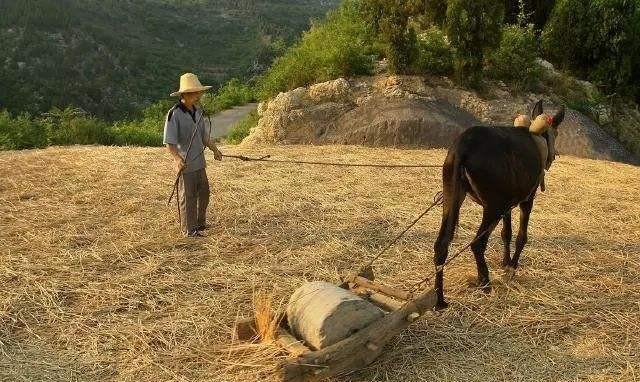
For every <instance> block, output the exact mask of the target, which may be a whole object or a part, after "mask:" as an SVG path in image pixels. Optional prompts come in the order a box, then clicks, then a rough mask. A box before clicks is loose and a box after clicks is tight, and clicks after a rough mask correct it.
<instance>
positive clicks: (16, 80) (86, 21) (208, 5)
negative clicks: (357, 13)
mask: <svg viewBox="0 0 640 382" xmlns="http://www.w3.org/2000/svg"><path fill="white" fill-rule="evenodd" d="M336 3H337V1H336V0H275V1H255V0H199V1H196V0H193V1H188V0H137V1H119V0H106V1H104V0H101V1H98V0H21V1H4V0H3V1H0V46H2V50H0V83H1V84H2V86H0V109H3V108H4V109H8V110H9V111H11V112H14V113H15V112H20V111H29V112H32V113H37V112H44V111H48V110H49V109H50V108H51V107H53V106H58V107H64V106H67V105H73V106H77V107H81V108H83V109H85V110H86V111H88V112H90V113H91V114H94V115H96V116H98V117H100V118H106V119H119V118H123V117H131V116H132V113H133V112H138V111H139V110H140V109H142V106H143V105H144V104H145V103H148V102H150V101H155V100H157V99H159V98H163V97H167V95H168V93H169V92H170V91H171V90H173V89H174V88H175V87H176V86H177V77H178V75H179V74H181V73H182V72H184V71H193V72H196V73H198V74H199V75H200V77H201V80H202V81H203V82H206V83H211V84H220V83H222V82H224V81H225V80H227V79H229V78H230V77H231V76H237V77H250V76H252V75H254V74H256V73H259V72H260V71H261V70H263V69H264V67H266V66H267V65H268V64H269V63H270V62H271V60H272V59H273V57H274V56H275V55H277V54H279V53H281V52H282V51H283V49H284V47H285V46H286V45H287V44H288V43H290V42H291V41H292V40H293V39H295V38H296V37H297V36H298V35H299V34H300V32H301V31H303V30H305V29H306V28H307V27H308V25H309V20H310V18H314V17H321V16H322V15H324V14H325V13H326V11H327V10H328V9H330V8H331V7H333V6H334V5H335V4H336Z"/></svg>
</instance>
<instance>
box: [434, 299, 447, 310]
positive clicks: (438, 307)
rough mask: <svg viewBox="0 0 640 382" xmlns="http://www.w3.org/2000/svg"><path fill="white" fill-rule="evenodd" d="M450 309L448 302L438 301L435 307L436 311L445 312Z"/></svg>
mask: <svg viewBox="0 0 640 382" xmlns="http://www.w3.org/2000/svg"><path fill="white" fill-rule="evenodd" d="M448 307H449V304H448V303H447V302H446V301H444V300H441V301H438V302H437V303H436V306H435V308H434V309H435V310H445V309H447V308H448Z"/></svg>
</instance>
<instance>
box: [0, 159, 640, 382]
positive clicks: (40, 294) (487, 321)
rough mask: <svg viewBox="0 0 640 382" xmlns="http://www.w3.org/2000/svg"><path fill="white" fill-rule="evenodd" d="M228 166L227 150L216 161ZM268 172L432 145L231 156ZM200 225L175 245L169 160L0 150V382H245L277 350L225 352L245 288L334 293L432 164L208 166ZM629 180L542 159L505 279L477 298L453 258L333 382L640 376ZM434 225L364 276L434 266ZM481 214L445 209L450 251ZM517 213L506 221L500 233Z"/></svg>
mask: <svg viewBox="0 0 640 382" xmlns="http://www.w3.org/2000/svg"><path fill="white" fill-rule="evenodd" d="M224 150H225V151H226V152H227V153H240V150H239V149H238V148H235V147H225V148H224ZM242 153H246V154H255V155H258V154H272V155H273V156H274V157H278V158H296V159H305V160H310V159H311V160H313V159H316V160H332V161H354V162H359V163H362V162H383V163H388V162H395V163H399V162H401V163H438V164H439V163H441V162H442V160H443V158H444V155H445V153H444V151H442V150H435V151H421V150H388V149H369V148H359V147H268V148H264V149H258V148H255V149H252V150H249V151H246V150H243V152H242ZM207 156H208V159H209V163H210V167H209V169H208V171H209V179H210V182H211V189H212V192H213V194H212V198H211V207H210V209H209V212H210V222H211V223H212V224H213V228H212V229H211V230H210V231H209V232H208V235H209V236H208V237H207V238H204V239H197V240H193V239H185V238H183V237H182V236H181V235H180V233H179V231H178V228H177V216H176V208H175V205H174V206H172V207H166V206H165V201H166V198H167V196H168V194H169V192H170V189H171V185H172V182H173V170H172V168H171V163H170V161H169V160H168V159H167V155H166V154H165V152H164V151H163V150H162V149H155V148H145V149H141V148H108V147H72V148H49V149H46V150H35V151H23V152H3V153H0V285H1V287H0V380H3V381H4V380H9V381H12V380H29V381H44V380H47V381H70V380H74V381H165V380H176V381H252V380H261V381H262V380H264V381H269V380H272V379H273V370H274V365H275V364H276V363H277V362H278V361H279V360H281V359H282V358H283V357H284V354H283V353H282V352H281V351H280V350H279V349H278V348H277V347H275V346H274V345H256V344H243V343H238V342H233V337H232V334H231V328H232V326H233V323H234V321H235V320H237V319H238V317H241V316H245V315H248V314H250V313H251V312H252V311H253V306H252V305H253V301H252V300H253V296H254V295H255V294H256V293H257V292H256V291H264V293H267V294H273V298H274V301H280V300H282V299H286V298H288V296H290V294H291V293H292V292H293V290H294V289H295V288H296V287H297V286H299V284H300V283H301V282H303V281H304V280H326V281H336V280H338V278H339V276H340V275H341V274H343V273H346V272H349V271H352V270H354V269H356V267H357V265H358V264H359V263H361V262H363V261H365V260H366V259H367V258H368V256H370V255H371V254H373V253H375V251H376V250H377V249H379V248H381V247H382V246H384V244H385V243H386V242H387V240H389V239H390V238H391V237H392V236H393V235H394V234H395V233H397V232H399V231H400V230H402V229H403V228H404V226H405V225H406V224H407V223H409V222H410V221H411V220H412V219H413V218H414V217H415V216H417V215H418V214H419V213H420V212H421V211H422V210H423V209H424V208H425V206H426V205H427V204H428V203H430V202H431V200H432V198H433V195H434V193H435V192H436V191H438V190H439V189H440V177H439V170H437V169H386V170H385V169H366V168H356V169H347V168H326V167H316V166H301V167H292V166H285V165H272V164H259V163H243V162H237V161H232V160H228V161H227V160H226V161H224V162H222V163H218V162H215V163H214V161H213V158H212V157H211V155H210V153H207ZM639 178H640V168H638V167H632V166H628V165H622V164H616V163H609V162H598V161H591V160H582V159H575V158H569V157H560V158H559V159H558V160H557V161H556V163H555V164H554V167H553V168H552V171H551V173H550V174H549V175H548V176H547V184H548V188H547V192H546V193H545V194H542V195H540V196H539V198H538V201H537V203H536V206H535V207H534V212H533V217H532V224H531V229H530V244H529V245H528V247H527V248H526V249H525V252H524V254H523V260H522V268H521V269H520V270H519V271H518V275H517V276H516V278H515V279H513V280H510V281H507V280H506V279H504V280H503V278H502V277H501V275H502V271H501V270H500V266H499V265H500V259H501V251H502V246H501V243H500V240H499V232H498V231H499V230H498V231H497V232H496V233H495V234H494V236H493V239H492V240H491V244H490V247H489V249H488V255H487V256H488V261H489V266H490V269H491V272H492V273H491V275H492V280H493V285H494V289H493V292H492V293H491V294H490V295H486V294H484V293H483V292H481V291H478V290H476V289H474V288H472V287H470V286H469V284H468V279H469V278H473V277H475V275H476V271H475V265H474V262H473V260H472V257H471V256H470V255H469V254H468V253H467V254H464V255H462V256H461V257H460V258H458V259H457V260H456V261H454V262H453V263H452V264H451V266H449V267H448V268H447V269H446V272H445V277H446V284H445V286H446V288H447V290H446V294H447V296H448V297H449V302H450V308H449V309H448V310H447V311H445V312H443V313H434V314H428V315H427V316H426V317H425V319H424V320H421V321H419V322H417V323H416V324H414V325H413V326H412V327H411V328H410V329H409V330H406V331H404V332H403V333H402V334H401V335H400V336H398V337H397V338H396V339H395V340H394V341H393V342H392V343H390V344H389V346H388V347H387V349H386V351H385V352H384V355H383V356H382V357H381V358H380V359H379V360H378V361H377V362H376V363H374V364H372V365H371V366H369V367H368V368H366V369H365V370H362V371H359V372H357V373H354V374H352V375H350V376H348V377H343V378H341V379H337V380H338V381H347V380H351V381H397V382H400V381H427V380H440V381H489V380H508V381H542V380H544V381H547V380H550V381H574V380H590V381H605V380H611V381H613V380H615V381H634V380H637V379H639V378H640V195H638V191H639V190H638V186H639V184H640V183H639V182H638V179H639ZM439 214H440V212H439V211H438V212H435V213H432V214H430V215H428V216H427V217H426V218H425V219H424V220H422V221H421V222H420V223H419V224H418V225H417V226H416V227H415V228H414V229H412V230H411V231H409V233H408V234H407V235H406V236H405V237H404V238H403V239H402V240H400V242H399V243H398V245H396V246H395V247H394V248H393V249H392V250H391V251H390V252H389V253H388V254H386V255H385V256H383V258H382V259H381V260H380V261H379V262H378V263H376V272H377V275H378V276H379V278H380V279H381V280H383V281H384V282H386V283H389V284H393V285H397V286H409V285H411V284H412V283H414V282H416V281H418V280H420V279H422V278H423V277H424V276H425V275H427V274H428V273H430V272H432V271H433V265H432V256H433V255H432V253H433V251H432V247H433V242H434V240H435V236H436V232H437V229H438V224H439V220H440V216H439ZM479 220H480V209H479V208H478V207H477V206H474V205H473V204H471V203H470V202H466V203H465V206H464V207H463V213H462V220H461V225H460V229H459V231H458V236H457V238H456V240H455V242H454V244H453V245H454V247H455V248H459V247H460V246H461V245H464V244H466V243H467V242H468V241H469V240H471V238H472V235H473V233H474V232H475V230H476V228H477V225H478V223H479ZM516 224H517V219H516V221H515V222H514V225H515V226H516V227H517V225H516Z"/></svg>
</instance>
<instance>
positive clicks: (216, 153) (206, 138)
mask: <svg viewBox="0 0 640 382" xmlns="http://www.w3.org/2000/svg"><path fill="white" fill-rule="evenodd" d="M209 123H211V120H209ZM210 132H211V125H209V133H210ZM202 143H204V145H205V146H207V147H208V148H209V150H211V151H213V158H214V159H215V160H222V153H221V152H220V150H218V147H217V146H216V144H215V142H214V141H213V139H211V135H210V134H207V132H204V134H203V136H202Z"/></svg>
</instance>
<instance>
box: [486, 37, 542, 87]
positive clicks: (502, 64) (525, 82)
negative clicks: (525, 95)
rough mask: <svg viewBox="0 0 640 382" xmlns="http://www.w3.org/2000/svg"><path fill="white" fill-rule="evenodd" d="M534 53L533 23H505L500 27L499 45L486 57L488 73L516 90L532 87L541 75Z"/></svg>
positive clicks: (536, 50) (536, 46)
mask: <svg viewBox="0 0 640 382" xmlns="http://www.w3.org/2000/svg"><path fill="white" fill-rule="evenodd" d="M537 53H538V42H537V39H536V35H535V32H534V30H533V26H529V27H518V26H507V27H505V28H503V30H502V39H501V40H500V45H499V46H498V48H497V49H496V50H495V51H494V52H493V53H491V55H490V56H489V57H488V59H487V62H488V72H489V75H490V76H491V77H492V78H495V79H499V80H503V81H505V82H507V83H509V84H511V85H513V86H514V87H515V88H516V89H519V90H532V89H533V88H534V87H535V85H536V84H537V83H538V81H539V80H540V76H541V74H542V68H541V67H540V65H539V64H538V63H537V62H536V59H537V57H538V54H537Z"/></svg>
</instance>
